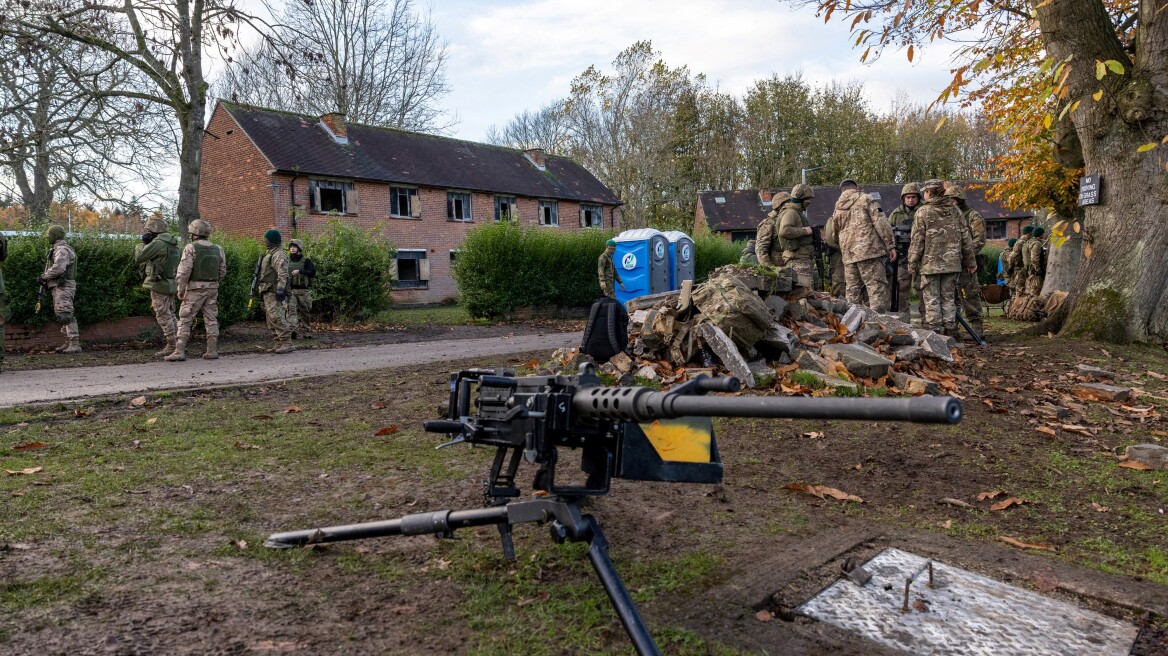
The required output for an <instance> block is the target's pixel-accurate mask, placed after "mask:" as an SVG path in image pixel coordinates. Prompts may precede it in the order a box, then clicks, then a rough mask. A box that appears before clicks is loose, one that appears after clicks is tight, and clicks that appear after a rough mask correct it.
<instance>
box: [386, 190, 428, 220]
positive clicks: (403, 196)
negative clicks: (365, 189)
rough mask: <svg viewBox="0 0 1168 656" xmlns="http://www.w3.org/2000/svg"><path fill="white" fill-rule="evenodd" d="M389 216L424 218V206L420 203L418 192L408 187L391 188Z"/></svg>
mask: <svg viewBox="0 0 1168 656" xmlns="http://www.w3.org/2000/svg"><path fill="white" fill-rule="evenodd" d="M389 214H390V216H396V217H399V218H408V219H420V218H422V204H421V203H420V202H418V190H417V189H410V188H408V187H390V188H389Z"/></svg>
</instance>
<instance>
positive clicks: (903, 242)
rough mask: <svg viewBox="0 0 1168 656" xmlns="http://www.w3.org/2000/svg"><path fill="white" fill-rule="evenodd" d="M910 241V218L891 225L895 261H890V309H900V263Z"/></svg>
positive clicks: (896, 310) (906, 255)
mask: <svg viewBox="0 0 1168 656" xmlns="http://www.w3.org/2000/svg"><path fill="white" fill-rule="evenodd" d="M911 243H912V219H909V220H908V222H907V223H902V224H900V225H894V226H892V244H893V247H894V248H895V249H896V259H897V261H896V262H893V263H892V311H893V312H898V311H899V310H900V273H899V270H900V263H901V262H904V261H906V259H905V258H907V257H908V247H909V244H911Z"/></svg>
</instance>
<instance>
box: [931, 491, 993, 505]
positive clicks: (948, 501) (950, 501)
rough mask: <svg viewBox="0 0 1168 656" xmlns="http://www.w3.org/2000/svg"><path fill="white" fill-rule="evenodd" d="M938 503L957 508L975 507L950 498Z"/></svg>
mask: <svg viewBox="0 0 1168 656" xmlns="http://www.w3.org/2000/svg"><path fill="white" fill-rule="evenodd" d="M983 494H984V492H983ZM937 503H941V504H945V505H946V506H955V507H957V508H973V507H974V505H973V504H971V503H966V502H965V501H962V500H961V499H953V498H950V497H946V498H944V499H941V500H940V501H938V502H937Z"/></svg>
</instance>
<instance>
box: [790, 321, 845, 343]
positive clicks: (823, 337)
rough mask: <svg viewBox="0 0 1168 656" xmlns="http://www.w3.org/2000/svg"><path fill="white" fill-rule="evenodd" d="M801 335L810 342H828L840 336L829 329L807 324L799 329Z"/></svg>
mask: <svg viewBox="0 0 1168 656" xmlns="http://www.w3.org/2000/svg"><path fill="white" fill-rule="evenodd" d="M799 329H800V330H799V334H800V335H801V336H802V337H803V339H805V340H807V341H809V342H826V341H827V340H829V339H831V338H833V337H836V336H838V335H839V333H837V332H836V331H835V330H833V329H831V328H827V327H822V328H821V327H819V326H816V325H814V324H810V323H805V324H803V325H802V326H800V327H799Z"/></svg>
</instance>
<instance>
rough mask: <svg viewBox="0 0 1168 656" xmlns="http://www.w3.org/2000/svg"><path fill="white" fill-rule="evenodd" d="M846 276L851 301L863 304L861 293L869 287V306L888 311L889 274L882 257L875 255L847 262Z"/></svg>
mask: <svg viewBox="0 0 1168 656" xmlns="http://www.w3.org/2000/svg"><path fill="white" fill-rule="evenodd" d="M844 278H845V280H846V281H847V285H848V302H849V303H860V304H862V303H863V301H862V300H861V298H860V294H861V292H862V291H863V290H864V289H867V290H868V301H869V303H868V307H870V308H872V309H873V310H876V311H877V312H887V311H888V304H889V298H888V296H889V293H888V274H887V273H885V271H884V262H883V261H882V260H881V259H880V258H878V257H874V258H871V259H868V260H862V261H860V262H853V263H851V264H845V265H844Z"/></svg>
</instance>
